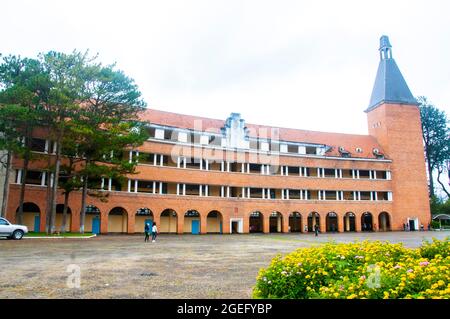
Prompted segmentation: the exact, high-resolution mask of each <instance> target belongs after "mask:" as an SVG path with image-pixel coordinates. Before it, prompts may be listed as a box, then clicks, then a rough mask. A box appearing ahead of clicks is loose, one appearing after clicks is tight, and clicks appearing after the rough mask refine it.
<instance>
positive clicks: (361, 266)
mask: <svg viewBox="0 0 450 319" xmlns="http://www.w3.org/2000/svg"><path fill="white" fill-rule="evenodd" d="M253 297H254V298H289V299H292V298H296V299H297V298H301V299H304V298H348V299H354V298H371V299H379V298H385V299H388V298H419V299H423V298H449V297H450V257H449V241H448V239H447V240H444V241H437V240H434V241H433V242H432V243H425V244H424V246H423V247H422V248H421V249H407V248H404V247H403V246H402V244H390V243H388V242H384V243H382V242H367V241H365V242H359V243H358V242H356V243H350V244H333V243H329V244H325V245H322V246H318V247H311V248H304V249H298V250H296V251H294V252H292V253H290V254H288V255H286V256H285V257H281V256H280V255H278V256H276V257H275V258H274V259H273V260H272V262H271V264H270V265H269V267H267V268H266V269H261V270H260V272H259V275H258V277H257V283H256V286H255V287H254V290H253Z"/></svg>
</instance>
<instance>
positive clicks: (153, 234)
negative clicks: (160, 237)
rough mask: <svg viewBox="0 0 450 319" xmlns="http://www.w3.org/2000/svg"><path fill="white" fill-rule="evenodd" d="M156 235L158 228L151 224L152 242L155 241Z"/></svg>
mask: <svg viewBox="0 0 450 319" xmlns="http://www.w3.org/2000/svg"><path fill="white" fill-rule="evenodd" d="M157 234H158V227H156V223H153V227H152V242H153V243H154V242H155V241H156V235H157Z"/></svg>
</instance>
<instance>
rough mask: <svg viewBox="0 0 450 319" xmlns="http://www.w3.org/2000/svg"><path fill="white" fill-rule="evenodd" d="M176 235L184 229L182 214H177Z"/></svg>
mask: <svg viewBox="0 0 450 319" xmlns="http://www.w3.org/2000/svg"><path fill="white" fill-rule="evenodd" d="M177 224H178V226H177V233H178V234H182V233H183V228H184V214H183V215H182V214H180V213H179V214H178V216H177Z"/></svg>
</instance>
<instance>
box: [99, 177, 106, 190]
mask: <svg viewBox="0 0 450 319" xmlns="http://www.w3.org/2000/svg"><path fill="white" fill-rule="evenodd" d="M100 188H101V189H102V190H104V189H105V178H104V177H102V184H101V185H100Z"/></svg>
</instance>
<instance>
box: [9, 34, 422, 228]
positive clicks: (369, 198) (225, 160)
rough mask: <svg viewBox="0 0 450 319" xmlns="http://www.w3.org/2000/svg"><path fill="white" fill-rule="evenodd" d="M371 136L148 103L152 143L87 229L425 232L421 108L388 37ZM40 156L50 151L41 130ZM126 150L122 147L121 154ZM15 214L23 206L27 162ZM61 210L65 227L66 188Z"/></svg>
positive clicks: (108, 187) (36, 197)
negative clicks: (250, 120)
mask: <svg viewBox="0 0 450 319" xmlns="http://www.w3.org/2000/svg"><path fill="white" fill-rule="evenodd" d="M365 112H366V113H367V120H368V131H369V132H368V135H354V134H340V133H325V132H315V131H305V130H298V129H288V128H278V127H268V126H261V125H253V124H246V123H245V120H244V119H243V118H241V116H240V114H238V113H232V114H231V115H230V117H228V118H227V119H226V120H225V121H224V120H217V119H209V118H203V117H195V116H190V115H182V114H174V113H169V112H164V111H158V110H151V109H148V110H146V111H145V112H144V113H143V114H142V115H141V117H142V119H143V120H146V121H148V122H149V123H150V124H149V125H148V130H149V134H150V138H149V139H148V140H147V141H146V142H145V143H144V144H143V145H142V146H140V147H138V148H137V149H131V150H126V152H125V156H127V157H128V158H129V160H130V161H137V162H138V165H137V174H133V175H130V176H127V180H126V182H125V183H124V182H119V181H116V180H113V179H106V178H105V179H101V180H99V181H98V189H99V190H100V191H102V192H105V193H108V194H109V196H108V201H107V202H102V201H100V200H99V199H96V198H94V197H88V201H89V202H88V204H89V206H88V211H87V215H86V223H85V231H93V232H96V233H98V232H99V233H137V232H143V229H144V223H146V222H151V223H153V222H155V223H156V224H157V225H158V227H159V230H160V232H163V233H180V234H181V233H193V234H205V233H224V234H228V233H249V232H263V233H269V232H311V231H313V229H314V227H315V225H316V224H317V225H319V227H320V230H321V231H322V232H347V231H357V232H359V231H389V230H402V229H403V227H404V225H405V224H407V225H408V226H409V227H410V229H411V230H418V229H419V228H420V225H425V227H426V226H427V225H428V223H429V222H430V209H429V200H428V188H427V177H426V171H425V158H424V152H423V143H422V135H421V122H420V112H419V108H418V104H417V102H416V100H415V99H414V97H413V95H412V94H411V92H410V90H409V88H408V86H407V84H406V82H405V80H404V78H403V76H402V75H401V73H400V71H399V69H398V67H397V64H396V63H395V60H394V59H393V57H392V48H391V45H390V43H389V40H388V38H387V37H386V36H383V37H382V38H381V41H380V64H379V68H378V72H377V76H376V79H375V85H374V88H373V92H372V96H371V100H370V103H369V107H368V108H367V109H366V110H365ZM34 144H35V146H36V149H35V151H36V152H41V153H44V154H46V153H49V152H52V151H53V147H52V143H51V142H50V141H48V140H46V139H45V136H42V137H41V138H38V137H37V138H36V139H35V143H34ZM121 156H123V154H122V155H121ZM38 167H39V166H38V165H37V164H36V166H35V168H31V169H30V171H29V173H28V175H27V177H26V180H27V184H29V185H28V186H27V190H26V204H25V214H24V215H25V218H24V220H25V223H26V224H27V225H28V227H29V228H30V229H31V230H36V231H38V230H41V231H43V230H44V228H45V225H44V224H45V222H43V221H45V210H46V200H45V199H46V191H47V187H46V185H47V182H48V180H49V178H48V176H46V173H45V172H44V171H42V170H39V169H38ZM14 168H15V171H16V178H15V180H13V181H12V183H11V185H10V194H9V201H8V214H9V215H8V217H9V218H10V219H11V220H14V219H15V213H16V211H17V207H18V205H19V201H18V199H19V190H20V184H19V181H20V178H21V166H20V161H15V164H14ZM58 203H59V205H58V208H57V219H56V223H57V226H58V225H60V224H61V219H62V218H61V215H62V214H61V212H62V203H63V195H62V193H61V194H60V197H59V201H58ZM80 203H81V193H80V192H74V193H73V194H71V197H70V202H69V207H70V210H69V211H70V214H69V222H68V223H67V225H66V226H67V230H71V231H74V232H76V231H79V226H80V213H79V212H80V209H81V207H80Z"/></svg>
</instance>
